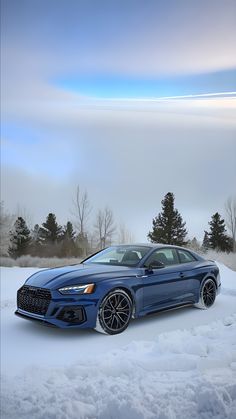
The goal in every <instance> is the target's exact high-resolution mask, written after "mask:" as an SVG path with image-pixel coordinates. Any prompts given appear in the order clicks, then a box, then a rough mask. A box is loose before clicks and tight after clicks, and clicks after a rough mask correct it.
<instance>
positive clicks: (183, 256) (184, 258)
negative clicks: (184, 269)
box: [178, 250, 196, 263]
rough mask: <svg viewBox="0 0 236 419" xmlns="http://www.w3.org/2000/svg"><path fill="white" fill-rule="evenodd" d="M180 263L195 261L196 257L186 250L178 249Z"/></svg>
mask: <svg viewBox="0 0 236 419" xmlns="http://www.w3.org/2000/svg"><path fill="white" fill-rule="evenodd" d="M178 254H179V259H180V263H188V262H194V261H195V260H196V259H195V258H194V257H193V255H191V253H189V252H187V251H185V250H178Z"/></svg>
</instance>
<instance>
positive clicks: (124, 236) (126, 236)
mask: <svg viewBox="0 0 236 419" xmlns="http://www.w3.org/2000/svg"><path fill="white" fill-rule="evenodd" d="M134 241H135V239H134V235H133V234H132V232H131V231H130V230H128V228H127V227H126V226H125V224H120V226H119V231H118V243H119V244H129V243H134Z"/></svg>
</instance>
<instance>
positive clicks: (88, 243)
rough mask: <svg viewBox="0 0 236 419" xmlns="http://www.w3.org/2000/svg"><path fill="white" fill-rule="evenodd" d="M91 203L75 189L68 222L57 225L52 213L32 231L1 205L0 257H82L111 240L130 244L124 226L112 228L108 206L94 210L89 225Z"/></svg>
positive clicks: (111, 218)
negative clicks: (70, 217) (93, 216)
mask: <svg viewBox="0 0 236 419" xmlns="http://www.w3.org/2000/svg"><path fill="white" fill-rule="evenodd" d="M91 209H92V207H91V204H90V201H89V198H88V194H87V192H86V191H82V192H81V189H80V187H79V186H78V187H77V190H76V194H75V199H74V200H73V208H72V209H71V214H72V219H73V222H72V221H71V220H68V221H67V223H66V225H64V226H61V225H60V224H59V223H58V221H57V218H56V215H55V214H54V213H49V214H48V215H47V217H46V220H45V221H44V222H43V223H42V224H36V225H35V226H34V227H33V228H32V229H30V227H29V222H27V218H29V217H27V216H22V214H21V215H19V216H18V217H15V216H13V215H10V214H8V213H7V212H6V211H5V210H4V206H3V203H1V213H0V233H1V246H0V256H10V257H11V258H15V259H16V258H18V257H20V256H23V255H31V256H39V257H59V258H64V257H65V258H70V257H82V258H83V257H86V256H87V255H89V254H91V253H93V252H95V251H97V250H100V249H102V248H104V247H106V246H109V245H111V243H112V242H113V241H115V242H120V243H128V242H132V241H134V239H133V235H132V233H130V231H129V229H127V228H126V226H125V225H124V224H120V225H118V226H117V225H116V223H115V220H114V215H113V212H112V210H111V209H110V208H109V207H107V206H106V207H105V208H103V209H99V210H97V212H96V214H95V218H94V219H93V220H92V222H91V214H90V213H91Z"/></svg>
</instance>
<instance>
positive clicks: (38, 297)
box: [17, 285, 51, 315]
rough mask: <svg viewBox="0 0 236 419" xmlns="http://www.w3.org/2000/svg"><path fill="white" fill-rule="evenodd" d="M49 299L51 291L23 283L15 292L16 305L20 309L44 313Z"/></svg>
mask: <svg viewBox="0 0 236 419" xmlns="http://www.w3.org/2000/svg"><path fill="white" fill-rule="evenodd" d="M50 300H51V293H50V291H49V290H46V289H44V288H37V287H30V286H27V285H24V286H23V287H21V288H20V289H19V291H18V292H17V307H18V308H20V309H21V310H24V311H28V312H29V313H35V314H40V315H45V314H46V312H47V309H48V306H49V303H50Z"/></svg>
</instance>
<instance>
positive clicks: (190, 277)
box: [177, 249, 201, 300]
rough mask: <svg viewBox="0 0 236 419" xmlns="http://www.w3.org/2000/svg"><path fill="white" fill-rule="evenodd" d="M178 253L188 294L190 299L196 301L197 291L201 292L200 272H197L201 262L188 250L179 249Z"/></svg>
mask: <svg viewBox="0 0 236 419" xmlns="http://www.w3.org/2000/svg"><path fill="white" fill-rule="evenodd" d="M177 253H178V258H179V261H180V271H181V274H182V276H183V278H184V279H185V283H186V287H185V289H186V292H187V293H188V298H189V299H190V300H191V299H193V300H194V296H196V290H197V293H198V291H199V278H200V277H201V274H200V272H199V270H196V267H197V265H198V264H199V261H198V260H196V259H195V257H194V256H193V254H192V253H191V252H189V251H188V250H185V249H177Z"/></svg>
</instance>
